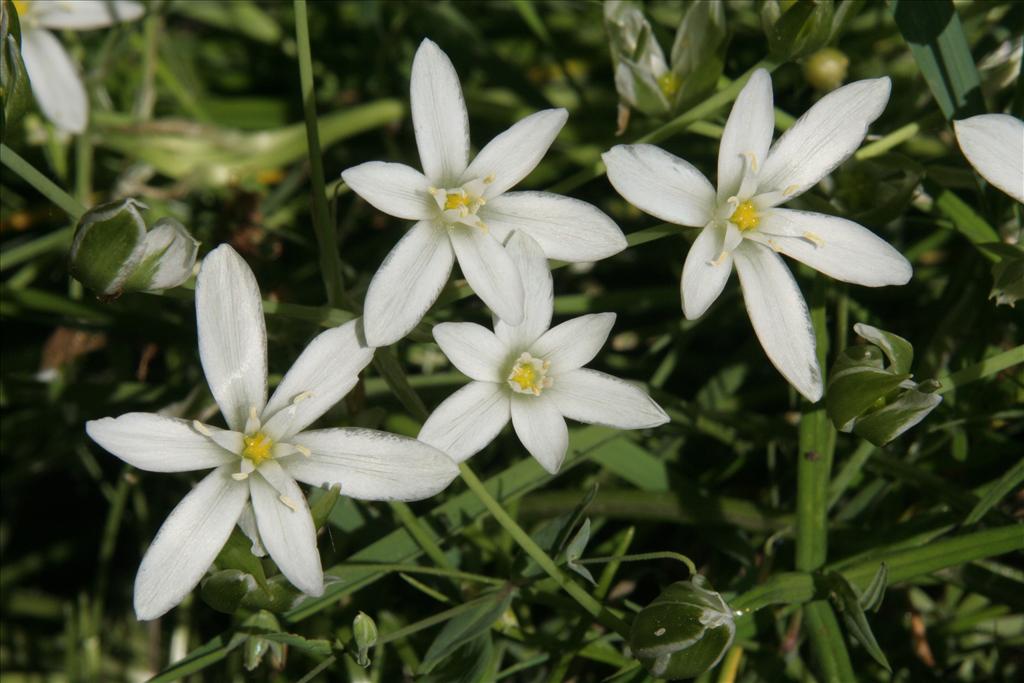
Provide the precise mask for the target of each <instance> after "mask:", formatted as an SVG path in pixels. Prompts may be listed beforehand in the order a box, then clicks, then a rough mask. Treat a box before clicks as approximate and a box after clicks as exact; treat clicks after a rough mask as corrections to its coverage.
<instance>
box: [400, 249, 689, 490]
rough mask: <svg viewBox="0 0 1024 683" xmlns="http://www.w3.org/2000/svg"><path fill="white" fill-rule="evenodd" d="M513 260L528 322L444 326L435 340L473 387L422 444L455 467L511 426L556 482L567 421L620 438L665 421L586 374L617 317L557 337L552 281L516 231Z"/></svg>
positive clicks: (447, 408)
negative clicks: (604, 428)
mask: <svg viewBox="0 0 1024 683" xmlns="http://www.w3.org/2000/svg"><path fill="white" fill-rule="evenodd" d="M508 251H509V253H510V255H511V256H512V258H513V259H514V260H515V262H516V265H517V267H518V269H519V272H520V273H521V274H522V277H523V283H524V288H525V291H526V305H525V308H524V313H523V322H522V323H521V324H519V325H509V324H507V323H505V322H504V321H502V320H500V319H499V320H496V321H495V324H494V332H491V331H490V330H488V329H487V328H485V327H482V326H481V325H476V324H474V323H442V324H440V325H437V326H435V327H434V339H435V340H436V341H437V343H438V344H439V345H440V346H441V350H442V351H444V353H445V355H446V356H448V359H449V360H450V361H451V362H452V363H453V364H454V365H455V367H457V368H458V369H459V370H461V371H462V372H463V373H464V374H466V375H468V376H469V377H470V378H472V379H473V381H472V382H470V383H469V384H467V385H466V386H464V387H463V388H461V389H459V390H458V391H456V392H455V393H454V394H452V395H451V396H449V397H448V398H447V399H445V401H444V402H443V403H441V405H440V406H438V407H437V410H435V411H434V412H433V414H431V416H430V417H429V418H428V419H427V421H426V423H425V424H424V425H423V429H422V430H420V433H419V437H418V438H419V439H420V441H423V442H424V443H428V444H431V445H433V446H436V447H437V448H438V449H440V450H441V451H444V452H445V453H447V454H448V455H450V456H451V457H452V458H454V459H455V460H456V461H457V462H461V461H463V460H465V459H466V458H468V457H470V456H471V455H473V454H475V453H477V452H479V451H480V450H481V449H482V448H484V446H486V445H487V444H489V443H490V442H491V441H492V440H493V439H494V437H495V436H497V434H498V432H500V431H501V429H502V427H504V426H505V424H506V423H507V422H508V421H509V417H510V416H511V419H512V426H513V427H514V428H515V431H516V434H517V435H518V436H519V440H520V441H522V443H523V445H524V446H526V450H528V451H529V452H530V455H532V456H533V457H534V458H536V459H537V462H539V463H540V464H541V466H543V467H544V469H546V470H547V471H548V472H551V473H552V474H554V473H555V472H557V471H558V469H559V467H561V465H562V461H563V460H564V459H565V453H566V450H567V449H568V447H569V433H568V430H567V429H566V426H565V418H566V417H568V418H571V419H573V420H578V421H580V422H588V423H594V424H603V425H608V426H611V427H617V428H619V429H642V428H645V427H657V426H658V425H661V424H664V423H666V422H668V419H669V418H668V416H667V415H666V414H665V411H663V410H662V409H661V408H660V407H659V406H658V404H657V403H655V402H654V401H653V400H652V399H651V397H650V396H648V395H647V393H646V392H645V391H644V390H643V389H640V388H639V387H637V386H636V385H634V384H631V383H629V382H625V381H623V380H621V379H618V378H617V377H612V376H611V375H606V374H604V373H603V372H597V371H595V370H588V369H586V368H584V367H583V366H584V365H586V364H587V363H588V362H590V360H591V359H592V358H593V357H594V356H595V355H597V352H598V351H599V350H600V349H601V347H602V346H603V345H604V342H605V340H606V339H607V338H608V333H609V332H610V331H611V329H612V325H613V324H614V322H615V314H614V313H598V314H594V315H584V316H580V317H579V318H573V319H572V320H568V321H566V322H564V323H561V324H560V325H557V326H555V327H553V328H551V329H548V327H549V326H550V325H551V313H552V301H553V299H552V284H551V272H550V271H549V270H548V266H547V261H546V260H545V258H544V252H543V251H542V249H541V247H540V246H539V245H538V244H537V242H536V241H534V240H533V239H532V238H531V237H530V236H528V235H526V234H525V233H521V232H516V233H514V234H513V235H512V237H511V238H510V239H509V242H508Z"/></svg>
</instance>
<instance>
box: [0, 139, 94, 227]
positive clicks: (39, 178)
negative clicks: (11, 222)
mask: <svg viewBox="0 0 1024 683" xmlns="http://www.w3.org/2000/svg"><path fill="white" fill-rule="evenodd" d="M0 163H2V164H3V165H4V166H6V167H7V168H9V169H10V170H11V171H12V172H14V173H15V174H16V175H17V176H18V177H20V178H21V179H22V180H24V181H25V182H26V183H28V184H29V185H31V186H32V187H34V188H35V189H36V190H38V191H39V194H41V195H43V196H44V197H46V198H47V199H49V200H50V201H51V202H53V203H54V204H56V205H57V207H58V208H59V209H60V210H61V211H63V212H64V213H66V214H67V215H68V216H69V217H70V218H71V220H72V221H78V219H79V218H80V217H81V216H82V214H83V213H85V206H84V205H83V204H82V203H81V202H80V201H78V200H77V199H75V198H74V197H72V196H71V195H70V194H68V193H67V192H65V191H64V190H62V189H61V188H60V187H59V186H58V185H57V183H55V182H53V181H52V180H50V179H49V178H47V177H46V176H44V175H43V174H42V173H40V172H39V171H37V170H36V168H35V167H34V166H33V165H32V164H30V163H28V162H27V161H25V160H24V159H22V158H21V157H20V156H19V155H18V153H17V152H15V151H14V150H13V149H11V148H10V147H8V146H7V145H5V144H2V143H0Z"/></svg>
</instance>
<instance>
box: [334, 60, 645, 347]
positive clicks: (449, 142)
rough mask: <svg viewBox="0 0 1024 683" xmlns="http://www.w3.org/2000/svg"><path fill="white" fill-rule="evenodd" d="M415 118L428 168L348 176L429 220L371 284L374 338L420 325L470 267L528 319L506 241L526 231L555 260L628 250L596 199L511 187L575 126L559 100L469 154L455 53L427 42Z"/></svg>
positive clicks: (372, 199) (381, 204)
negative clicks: (452, 279) (456, 275)
mask: <svg viewBox="0 0 1024 683" xmlns="http://www.w3.org/2000/svg"><path fill="white" fill-rule="evenodd" d="M410 90H411V100H412V120H413V127H414V129H415V131H416V144H417V146H418V147H419V152H420V161H421V163H422V165H423V173H420V172H419V171H417V170H416V169H413V168H410V167H408V166H405V165H403V164H395V163H385V162H382V161H371V162H367V163H365V164H360V165H359V166H356V167H354V168H350V169H348V170H346V171H345V172H344V173H342V174H341V176H342V178H343V179H344V180H345V182H346V183H347V184H348V186H349V187H351V188H352V190H353V191H354V192H356V193H357V194H359V195H360V196H361V197H362V198H363V199H365V200H366V201H368V202H369V203H370V204H372V205H373V206H375V207H376V208H378V209H380V210H381V211H383V212H384V213H387V214H390V215H392V216H397V217H398V218H405V219H409V220H414V221H417V223H416V224H415V225H414V226H413V227H412V229H410V230H409V232H407V233H406V234H405V236H404V237H402V239H401V240H400V241H399V242H398V244H396V245H395V248H394V249H392V250H391V253H390V254H388V256H387V258H386V259H385V260H384V263H383V264H382V265H381V267H380V269H379V270H378V271H377V273H376V274H375V275H374V276H373V280H372V281H371V282H370V287H369V290H368V291H367V292H366V304H365V311H364V325H365V327H366V340H367V342H368V343H369V344H370V345H371V346H386V345H388V344H391V343H394V342H396V341H398V340H399V339H401V338H402V337H403V336H405V335H406V334H408V332H409V331H410V330H411V329H412V328H413V327H415V326H416V324H417V323H418V322H419V321H420V319H421V318H422V317H423V315H424V313H426V312H427V309H428V308H430V306H431V304H433V303H434V301H435V300H437V297H438V294H440V292H441V289H442V287H444V285H445V283H446V282H447V281H448V276H449V274H450V273H451V269H452V264H453V262H454V260H455V259H458V261H459V266H460V267H461V268H462V274H463V275H464V276H465V277H466V280H468V281H469V284H470V285H471V286H472V287H473V290H474V291H475V292H476V293H477V295H478V296H479V297H480V298H481V299H482V300H483V301H484V303H485V304H487V306H488V307H489V308H490V309H491V310H492V311H493V312H494V313H495V314H496V315H497V316H498V317H500V318H501V319H502V320H504V321H506V322H508V323H510V324H516V323H518V322H519V321H520V320H521V319H522V316H523V285H522V282H521V281H520V278H519V273H518V272H517V271H516V268H515V266H514V265H513V264H512V259H511V258H509V256H508V254H506V253H505V250H504V248H503V247H502V242H503V241H504V240H505V239H506V238H507V237H508V235H509V234H511V233H512V231H514V230H520V231H522V232H525V233H527V234H529V235H530V236H532V237H533V238H534V239H535V240H537V242H538V243H539V244H540V245H541V247H542V248H543V249H544V253H545V254H547V256H548V257H549V258H557V259H561V260H563V261H574V262H575V261H595V260H597V259H602V258H605V257H607V256H611V255H612V254H615V253H617V252H619V251H622V249H624V248H625V247H626V240H625V237H623V235H622V231H621V230H619V228H618V226H616V225H615V223H614V222H613V221H612V220H611V219H610V218H608V216H606V215H604V214H603V213H602V212H601V211H599V210H598V209H597V208H596V207H594V206H591V205H590V204H587V203H586V202H581V201H579V200H577V199H571V198H569V197H562V196H559V195H555V194H551V193H547V192H507V190H508V189H509V188H511V187H512V186H513V185H515V184H516V183H518V182H519V181H520V180H522V179H523V178H525V177H526V176H527V175H528V174H529V173H530V171H532V170H533V169H534V167H536V166H537V164H538V163H540V160H541V158H542V157H543V156H544V153H545V152H546V151H547V149H548V147H550V146H551V143H552V142H553V141H554V139H555V136H556V135H558V131H559V130H561V128H562V126H563V125H564V124H565V120H566V117H567V114H566V112H565V110H564V109H547V110H545V111H540V112H537V113H535V114H532V115H530V116H528V117H526V118H525V119H523V120H522V121H519V122H518V123H516V124H515V125H514V126H512V127H511V128H509V129H508V130H507V131H505V132H504V133H502V134H501V135H499V136H498V137H496V138H494V139H493V140H491V142H490V143H488V144H487V146H485V147H484V148H483V149H482V150H480V153H479V154H477V156H476V158H475V159H473V162H472V163H469V118H468V114H467V113H466V105H465V103H464V102H463V100H462V88H461V87H460V86H459V77H458V74H456V73H455V68H454V67H453V66H452V63H451V61H450V60H449V59H448V56H447V55H445V53H444V52H442V51H441V48H439V47H438V46H437V45H435V44H434V43H433V42H431V41H429V40H424V41H423V43H422V44H421V45H420V47H419V49H418V50H417V51H416V58H415V59H414V60H413V64H412V81H411V87H410Z"/></svg>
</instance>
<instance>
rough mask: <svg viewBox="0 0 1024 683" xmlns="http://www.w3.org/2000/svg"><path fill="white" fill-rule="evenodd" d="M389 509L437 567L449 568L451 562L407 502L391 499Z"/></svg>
mask: <svg viewBox="0 0 1024 683" xmlns="http://www.w3.org/2000/svg"><path fill="white" fill-rule="evenodd" d="M391 510H392V511H393V512H394V513H395V516H397V517H398V519H399V520H401V522H402V525H403V526H404V527H405V530H406V531H408V532H409V535H410V536H412V537H413V539H414V540H415V541H416V543H417V544H418V545H419V546H420V548H422V549H423V552H425V553H426V554H427V557H429V558H430V559H431V560H433V561H434V564H436V565H437V566H438V567H443V568H444V569H451V568H452V565H451V562H449V561H448V558H447V557H445V555H444V551H443V550H441V547H440V546H439V545H438V544H437V541H435V540H434V537H433V536H431V535H430V532H429V531H427V529H426V527H425V526H424V525H423V522H421V521H420V519H419V518H418V517H417V516H416V515H415V514H413V511H412V508H410V507H409V505H408V504H407V503H403V502H401V501H392V502H391Z"/></svg>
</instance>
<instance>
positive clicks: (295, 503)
mask: <svg viewBox="0 0 1024 683" xmlns="http://www.w3.org/2000/svg"><path fill="white" fill-rule="evenodd" d="M271 481H273V485H271V483H270V482H271ZM248 482H249V491H250V493H251V495H252V509H253V511H254V512H255V513H256V526H257V527H258V528H259V530H260V539H261V540H262V541H263V547H265V548H266V549H267V553H268V554H269V555H270V557H271V559H273V560H274V563H275V564H276V565H277V567H278V569H280V570H281V573H282V574H284V575H285V577H286V578H287V579H288V580H289V581H291V583H292V585H293V586H295V587H296V588H298V589H299V590H300V591H302V592H303V593H306V594H307V595H313V596H318V595H323V592H324V572H323V569H321V567H320V552H319V551H318V550H317V548H316V527H315V526H313V515H312V514H311V513H310V511H309V505H308V504H307V503H306V496H304V495H303V493H302V489H300V488H299V485H298V484H296V483H295V480H294V479H292V478H291V477H290V476H288V474H287V473H286V472H284V471H283V470H282V469H281V466H280V465H278V464H277V463H276V462H274V461H273V460H268V461H267V462H265V463H263V464H262V465H260V467H259V469H258V470H257V471H256V472H255V473H253V474H252V475H250V476H249V479H248ZM282 496H283V497H284V498H285V499H286V500H282ZM293 507H294V509H293Z"/></svg>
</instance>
